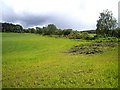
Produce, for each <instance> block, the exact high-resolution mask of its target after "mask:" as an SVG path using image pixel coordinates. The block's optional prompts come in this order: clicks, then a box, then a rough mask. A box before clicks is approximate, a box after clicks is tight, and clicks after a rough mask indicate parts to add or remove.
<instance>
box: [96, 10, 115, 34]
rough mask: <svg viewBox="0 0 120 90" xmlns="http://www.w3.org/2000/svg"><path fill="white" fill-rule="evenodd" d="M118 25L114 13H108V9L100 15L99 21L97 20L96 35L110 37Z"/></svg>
mask: <svg viewBox="0 0 120 90" xmlns="http://www.w3.org/2000/svg"><path fill="white" fill-rule="evenodd" d="M116 25H117V20H116V19H115V18H114V17H113V13H112V12H111V11H108V9H107V10H104V11H103V12H102V13H100V16H99V20H97V25H96V26H97V29H96V33H97V34H100V35H103V36H109V35H110V33H111V32H112V30H114V29H115V27H116Z"/></svg>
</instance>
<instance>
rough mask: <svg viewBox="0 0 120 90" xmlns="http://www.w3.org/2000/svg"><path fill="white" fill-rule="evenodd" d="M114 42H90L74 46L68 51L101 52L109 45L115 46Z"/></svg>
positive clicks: (75, 52)
mask: <svg viewBox="0 0 120 90" xmlns="http://www.w3.org/2000/svg"><path fill="white" fill-rule="evenodd" d="M115 46H116V44H115V43H111V42H107V43H92V44H81V45H78V46H75V47H73V48H71V49H70V50H69V53H73V54H96V53H102V52H103V51H104V50H105V49H107V48H109V47H115Z"/></svg>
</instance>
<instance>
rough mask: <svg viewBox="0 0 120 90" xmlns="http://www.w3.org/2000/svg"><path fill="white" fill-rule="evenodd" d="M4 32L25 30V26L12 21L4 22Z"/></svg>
mask: <svg viewBox="0 0 120 90" xmlns="http://www.w3.org/2000/svg"><path fill="white" fill-rule="evenodd" d="M2 32H17V33H20V32H23V27H22V26H21V25H18V24H17V25H15V24H12V23H2Z"/></svg>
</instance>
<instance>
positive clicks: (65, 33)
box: [63, 29, 72, 36]
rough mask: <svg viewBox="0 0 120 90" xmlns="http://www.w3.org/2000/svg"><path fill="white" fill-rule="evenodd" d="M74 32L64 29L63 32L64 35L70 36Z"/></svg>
mask: <svg viewBox="0 0 120 90" xmlns="http://www.w3.org/2000/svg"><path fill="white" fill-rule="evenodd" d="M71 32H72V29H64V30H63V35H65V36H66V35H69V34H70V33H71Z"/></svg>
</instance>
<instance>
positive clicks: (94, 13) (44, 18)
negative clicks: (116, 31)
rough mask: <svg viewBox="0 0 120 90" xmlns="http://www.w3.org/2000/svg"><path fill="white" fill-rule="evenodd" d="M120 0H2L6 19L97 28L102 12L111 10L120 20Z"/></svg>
mask: <svg viewBox="0 0 120 90" xmlns="http://www.w3.org/2000/svg"><path fill="white" fill-rule="evenodd" d="M118 1H119V0H0V7H1V8H2V11H0V13H2V17H0V20H1V21H2V22H12V23H18V24H21V25H22V26H23V27H24V28H28V27H34V26H45V25H48V24H55V25H56V26H57V27H58V28H61V29H64V28H72V29H75V30H76V29H77V30H85V29H96V21H97V20H98V17H99V13H100V12H102V11H103V10H105V9H108V10H111V11H112V12H113V16H114V17H115V18H116V19H117V20H118Z"/></svg>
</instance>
